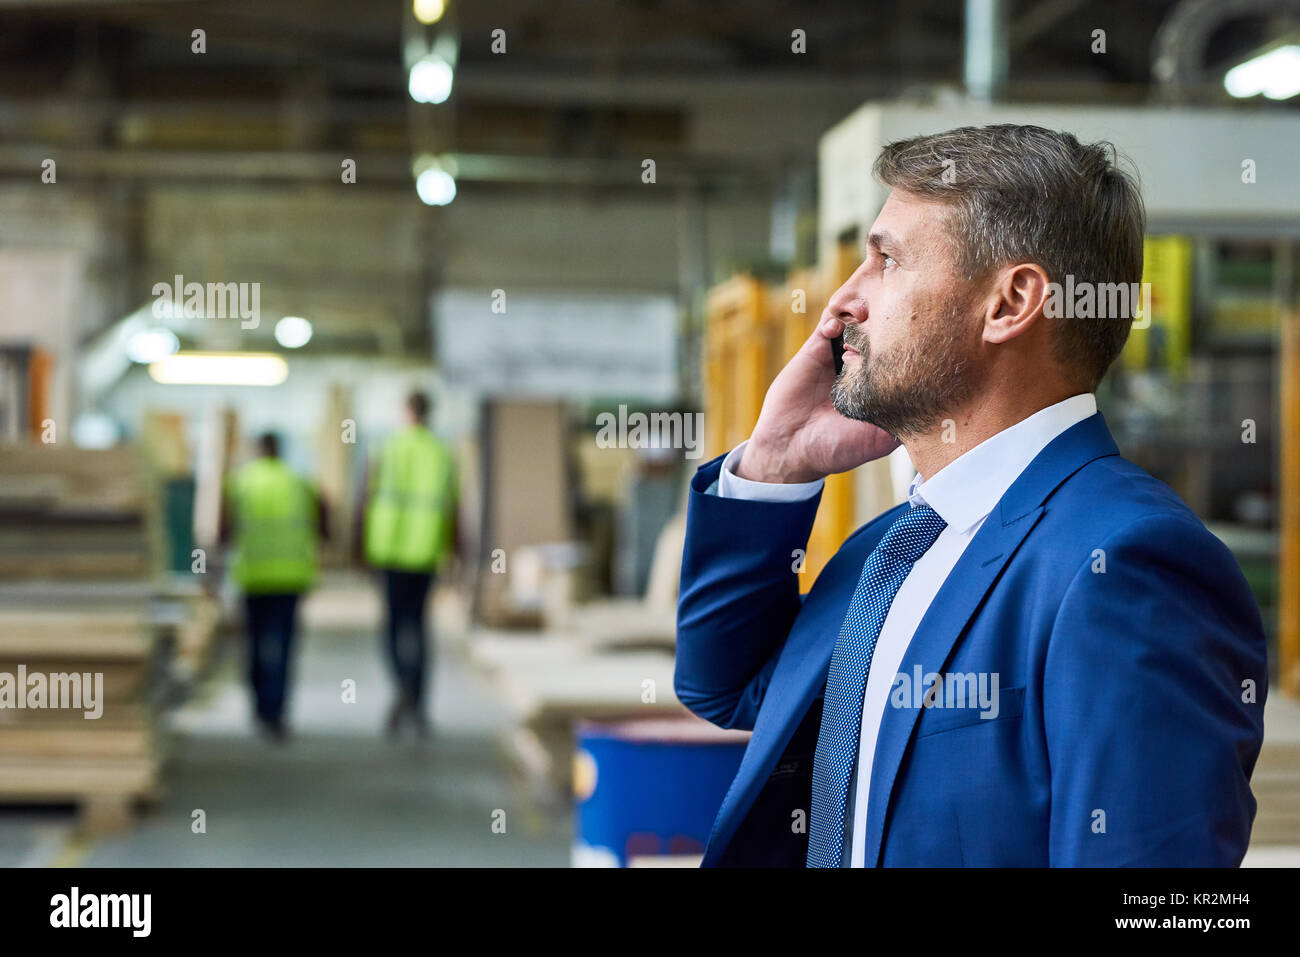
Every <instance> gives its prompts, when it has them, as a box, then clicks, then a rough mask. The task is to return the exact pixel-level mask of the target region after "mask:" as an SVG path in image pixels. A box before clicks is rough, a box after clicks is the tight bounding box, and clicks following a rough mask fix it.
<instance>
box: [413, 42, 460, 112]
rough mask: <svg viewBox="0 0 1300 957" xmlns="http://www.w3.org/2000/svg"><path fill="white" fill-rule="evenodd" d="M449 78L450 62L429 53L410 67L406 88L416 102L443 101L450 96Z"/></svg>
mask: <svg viewBox="0 0 1300 957" xmlns="http://www.w3.org/2000/svg"><path fill="white" fill-rule="evenodd" d="M451 79H452V69H451V64H450V63H448V62H447V61H446V60H445V59H443V58H442V57H440V56H439V55H438V54H436V53H430V54H429V55H428V56H425V57H421V58H420V60H419V61H418V62H417V63H416V64H415V66H413V67H411V76H410V78H409V80H408V81H407V85H406V88H407V90H408V91H410V94H411V99H413V100H415V102H416V103H445V102H447V97H449V96H451Z"/></svg>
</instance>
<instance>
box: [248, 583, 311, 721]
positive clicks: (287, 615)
mask: <svg viewBox="0 0 1300 957" xmlns="http://www.w3.org/2000/svg"><path fill="white" fill-rule="evenodd" d="M244 603H245V609H246V611H247V614H248V636H249V643H248V677H249V680H250V682H251V684H252V686H253V696H254V697H255V698H256V701H257V717H258V719H259V720H261V721H264V722H267V723H269V724H275V723H278V722H279V721H280V720H281V718H283V717H284V703H285V688H286V685H287V684H288V681H289V652H290V651H291V649H292V645H293V631H294V616H295V614H296V612H297V609H298V596H297V595H248V596H246V597H245V599H244Z"/></svg>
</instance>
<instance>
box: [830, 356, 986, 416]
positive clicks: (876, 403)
mask: <svg viewBox="0 0 1300 957" xmlns="http://www.w3.org/2000/svg"><path fill="white" fill-rule="evenodd" d="M924 346H925V347H924V348H917V347H911V348H909V349H908V350H907V351H905V352H904V354H903V355H901V356H898V357H897V358H895V357H894V356H890V357H888V358H887V359H885V360H884V361H885V362H889V363H892V364H894V368H893V369H891V370H890V374H889V375H888V377H887V378H886V377H885V376H883V375H882V374H881V371H880V369H879V368H878V366H879V365H880V363H879V362H877V363H876V364H875V365H876V366H877V368H873V367H872V365H871V364H870V362H871V360H870V356H869V355H868V354H867V352H866V351H865V349H866V343H865V342H862V343H860V344H858V343H854V344H853V348H855V349H858V350H859V351H860V352H861V355H862V358H861V359H860V360H858V363H857V368H856V369H853V368H850V367H849V366H848V365H846V366H845V367H844V368H843V369H842V370H841V371H840V374H839V375H838V376H836V377H835V382H834V383H833V384H832V385H831V405H833V406H834V407H835V410H836V411H837V412H839V413H840V415H843V416H845V417H846V418H850V419H856V420H858V421H861V422H870V423H871V424H872V425H874V426H876V427H877V428H881V429H884V430H885V431H886V432H888V433H889V434H890V435H893V436H895V437H897V438H900V439H903V438H907V437H909V436H913V435H920V434H923V433H926V432H929V431H932V430H933V429H935V428H937V427H938V426H939V425H940V424H941V423H942V422H943V420H944V419H945V418H946V417H948V416H949V415H951V413H952V410H953V409H955V408H957V407H958V406H959V405H960V404H961V403H962V402H964V401H965V400H966V399H968V398H969V397H970V396H971V394H972V393H973V392H974V391H975V384H976V383H975V380H974V377H973V376H971V375H970V373H969V368H968V367H969V363H968V361H967V359H966V357H964V356H961V355H959V354H958V352H957V348H956V343H955V342H954V341H952V340H948V341H944V342H935V343H926V344H924ZM927 350H928V351H927ZM896 351H901V350H896Z"/></svg>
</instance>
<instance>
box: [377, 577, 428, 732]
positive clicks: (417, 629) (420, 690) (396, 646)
mask: <svg viewBox="0 0 1300 957" xmlns="http://www.w3.org/2000/svg"><path fill="white" fill-rule="evenodd" d="M432 585H433V575H432V574H430V573H429V572H401V571H394V570H393V569H385V570H384V594H385V596H386V597H387V599H388V658H389V662H390V663H391V664H392V667H393V674H394V676H395V677H396V678H397V685H398V687H399V688H400V689H401V691H402V694H403V696H404V697H405V698H406V700H407V702H408V703H409V704H410V705H412V706H413V707H414V708H415V710H416V711H418V712H421V713H423V709H422V705H423V701H424V672H425V667H426V665H425V662H426V659H427V658H428V657H429V648H428V646H429V629H428V626H427V625H426V624H425V608H426V606H427V605H428V599H429V589H430V587H431V586H432Z"/></svg>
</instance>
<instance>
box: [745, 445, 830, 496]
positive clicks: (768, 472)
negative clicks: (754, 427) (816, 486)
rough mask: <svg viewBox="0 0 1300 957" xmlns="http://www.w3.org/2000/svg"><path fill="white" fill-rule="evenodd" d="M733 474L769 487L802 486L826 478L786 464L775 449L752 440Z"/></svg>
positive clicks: (800, 467) (809, 470)
mask: <svg viewBox="0 0 1300 957" xmlns="http://www.w3.org/2000/svg"><path fill="white" fill-rule="evenodd" d="M735 474H736V475H737V476H738V477H739V478H743V479H747V480H748V481H750V482H764V483H767V484H769V485H803V484H806V483H808V482H816V481H817V480H818V479H823V478H825V477H826V476H825V475H822V474H821V473H819V472H815V471H812V470H811V469H808V468H806V467H803V466H796V465H793V464H792V463H789V462H787V461H786V460H785V457H784V456H783V455H781V454H780V453H779V452H777V450H776V449H774V448H772V447H770V446H765V445H764V444H763V443H762V442H761V441H758V442H756V441H755V440H754V439H752V438H751V439H750V440H749V441H748V442H747V443H746V444H745V449H744V452H743V453H742V454H741V457H740V461H739V462H738V463H736V472H735Z"/></svg>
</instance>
